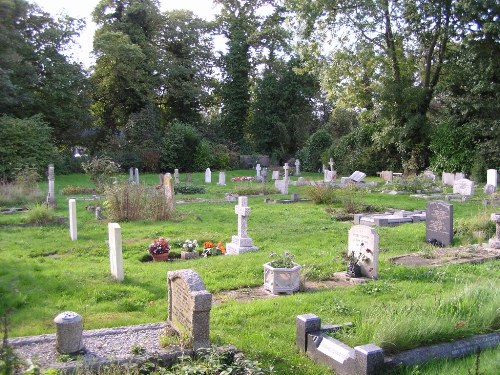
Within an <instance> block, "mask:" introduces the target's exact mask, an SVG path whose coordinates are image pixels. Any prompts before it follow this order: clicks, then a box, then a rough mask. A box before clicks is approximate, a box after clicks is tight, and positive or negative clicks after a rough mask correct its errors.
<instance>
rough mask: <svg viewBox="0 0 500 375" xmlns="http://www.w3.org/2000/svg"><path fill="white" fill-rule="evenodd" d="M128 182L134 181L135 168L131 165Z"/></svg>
mask: <svg viewBox="0 0 500 375" xmlns="http://www.w3.org/2000/svg"><path fill="white" fill-rule="evenodd" d="M128 182H130V183H133V182H134V168H132V167H130V169H129V170H128Z"/></svg>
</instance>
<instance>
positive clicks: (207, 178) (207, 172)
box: [205, 168, 212, 184]
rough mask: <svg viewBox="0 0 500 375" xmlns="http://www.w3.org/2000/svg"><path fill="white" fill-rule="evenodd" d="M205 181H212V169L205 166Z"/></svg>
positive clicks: (209, 182)
mask: <svg viewBox="0 0 500 375" xmlns="http://www.w3.org/2000/svg"><path fill="white" fill-rule="evenodd" d="M205 183H206V184H211V183H212V171H211V170H210V168H207V169H206V170H205Z"/></svg>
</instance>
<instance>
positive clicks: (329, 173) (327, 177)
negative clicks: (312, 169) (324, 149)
mask: <svg viewBox="0 0 500 375" xmlns="http://www.w3.org/2000/svg"><path fill="white" fill-rule="evenodd" d="M323 174H324V176H323V181H324V182H332V181H333V172H332V171H330V170H329V169H325V170H324V171H323Z"/></svg>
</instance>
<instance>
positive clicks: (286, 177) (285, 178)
mask: <svg viewBox="0 0 500 375" xmlns="http://www.w3.org/2000/svg"><path fill="white" fill-rule="evenodd" d="M283 169H284V170H285V176H284V177H283V179H284V180H285V181H288V179H289V178H288V170H289V169H290V167H289V166H288V163H285V165H284V166H283Z"/></svg>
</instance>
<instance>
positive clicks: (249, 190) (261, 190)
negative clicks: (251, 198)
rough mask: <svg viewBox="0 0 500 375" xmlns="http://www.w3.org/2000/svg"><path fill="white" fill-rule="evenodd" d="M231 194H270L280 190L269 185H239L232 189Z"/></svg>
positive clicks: (277, 192)
mask: <svg viewBox="0 0 500 375" xmlns="http://www.w3.org/2000/svg"><path fill="white" fill-rule="evenodd" d="M231 194H238V195H261V194H264V195H268V194H279V190H278V189H276V188H274V187H267V186H262V185H239V186H236V189H235V190H233V191H231Z"/></svg>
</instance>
